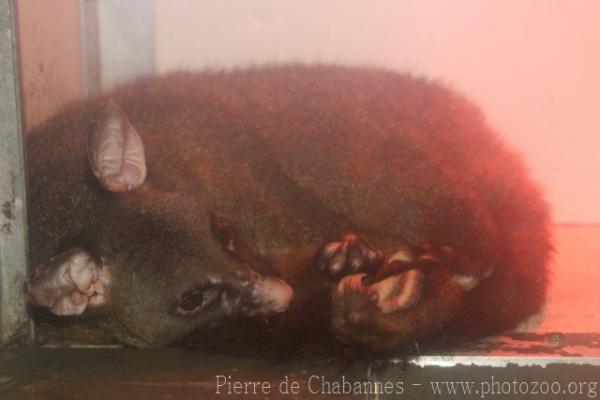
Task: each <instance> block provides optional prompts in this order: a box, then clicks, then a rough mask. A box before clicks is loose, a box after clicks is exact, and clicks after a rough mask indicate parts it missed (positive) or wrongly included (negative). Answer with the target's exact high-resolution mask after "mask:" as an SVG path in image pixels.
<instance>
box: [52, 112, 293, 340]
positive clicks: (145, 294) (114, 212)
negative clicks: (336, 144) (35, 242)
mask: <svg viewBox="0 0 600 400" xmlns="http://www.w3.org/2000/svg"><path fill="white" fill-rule="evenodd" d="M140 134H141V135H140ZM142 137H143V132H140V133H138V132H137V130H136V128H135V127H134V126H133V125H132V124H131V122H130V121H129V119H128V118H127V116H126V115H125V113H124V112H123V111H122V110H121V109H120V108H119V107H118V106H117V105H116V104H115V103H113V102H112V101H107V102H105V103H103V104H102V105H101V106H100V107H99V109H98V110H97V112H96V113H95V115H94V117H93V120H92V121H91V123H90V127H89V131H88V139H87V152H88V160H89V168H90V170H91V172H92V173H93V175H94V177H91V180H90V182H91V183H90V186H89V188H88V189H86V190H88V191H90V192H93V193H96V195H95V196H97V197H96V198H97V199H99V201H95V202H94V204H95V206H93V207H96V208H97V209H91V210H88V211H87V212H91V213H92V214H95V215H93V216H90V215H85V216H84V217H82V218H84V219H86V218H87V219H89V221H94V222H93V223H90V225H93V228H85V227H84V228H82V229H84V230H86V229H87V231H93V232H92V233H91V234H89V237H88V238H87V240H88V241H94V242H95V243H91V244H90V246H89V247H92V249H90V250H89V251H90V253H92V254H90V257H89V258H90V259H95V260H97V263H98V264H101V268H102V270H103V271H106V272H107V274H108V275H109V276H110V280H108V281H107V282H106V284H105V286H106V294H105V295H104V296H103V299H104V300H103V301H102V302H99V303H100V304H95V305H96V306H98V308H100V306H103V307H105V308H106V309H107V310H109V309H110V313H111V314H112V315H114V316H115V317H116V319H117V320H119V321H120V322H121V323H122V324H123V325H124V326H125V328H126V330H127V331H128V332H130V333H131V334H133V336H134V337H135V339H134V340H137V342H138V343H140V342H141V343H140V344H145V345H151V346H162V345H166V344H169V343H171V342H173V341H174V340H177V339H178V338H179V337H181V336H182V335H185V334H187V333H188V332H189V331H191V330H194V329H198V328H201V327H203V326H207V325H211V324H218V323H219V321H222V320H223V319H227V318H230V317H235V316H240V315H242V316H260V315H267V314H273V313H280V312H283V311H285V310H286V309H287V307H288V305H289V303H290V301H291V298H292V294H293V292H292V289H291V288H290V287H289V286H288V285H287V284H286V283H285V282H283V281H282V280H280V279H278V278H277V277H275V276H274V274H272V273H271V272H270V271H269V270H268V268H266V267H264V266H263V265H261V264H260V260H257V259H256V258H253V257H252V256H251V255H250V254H249V252H244V251H243V247H244V244H243V243H242V240H241V238H239V237H237V235H236V230H235V226H233V225H231V224H230V223H229V221H228V220H227V219H226V218H224V216H223V215H221V214H219V213H218V210H215V209H214V208H211V207H210V206H209V204H210V201H209V199H208V198H207V196H203V194H202V192H201V189H200V188H194V187H193V185H187V186H186V187H185V188H180V187H177V188H173V187H169V186H168V185H164V184H162V183H164V182H162V183H161V182H160V180H161V179H162V180H163V181H164V179H165V178H164V173H161V171H154V170H153V167H155V166H156V165H155V164H153V163H148V165H149V167H148V174H147V163H146V159H145V151H144V144H143V140H142ZM147 175H148V177H147ZM79 224H82V225H85V224H86V221H85V220H84V221H79ZM80 252H81V251H80V250H78V253H80ZM94 253H95V254H94ZM63 258H64V259H65V260H72V259H73V257H63ZM79 259H87V258H86V257H83V256H79ZM65 262H69V261H65ZM53 268H55V269H56V270H62V269H60V268H62V267H60V266H55V267H53ZM63 269H64V268H63ZM54 289H56V290H59V291H60V290H62V291H64V290H70V289H64V288H54ZM63 297H64V296H63ZM80 299H81V296H78V297H77V301H79V300H80ZM60 301H63V300H60ZM64 301H65V307H66V308H64V309H58V308H57V307H55V308H54V309H53V308H52V307H50V309H51V310H52V311H53V312H55V313H57V314H59V315H68V314H69V313H70V310H76V311H77V313H80V312H83V308H81V307H74V304H69V298H68V297H66V298H65V299H64ZM55 304H58V303H56V302H55ZM55 304H54V305H55ZM90 305H91V302H90ZM107 312H108V311H107Z"/></svg>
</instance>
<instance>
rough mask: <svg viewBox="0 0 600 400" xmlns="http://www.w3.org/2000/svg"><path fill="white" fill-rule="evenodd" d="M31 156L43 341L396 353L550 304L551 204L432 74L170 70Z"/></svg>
mask: <svg viewBox="0 0 600 400" xmlns="http://www.w3.org/2000/svg"><path fill="white" fill-rule="evenodd" d="M28 152H29V160H30V170H29V172H30V174H29V179H30V197H31V207H30V217H29V218H30V241H31V260H30V261H31V265H32V266H33V268H32V270H31V274H30V278H29V281H28V283H27V285H26V292H27V295H28V298H29V299H30V302H31V303H32V304H34V305H36V307H35V312H36V317H37V319H38V322H39V328H38V331H39V332H40V337H41V338H42V340H58V339H62V340H70V341H77V342H88V343H106V342H115V341H117V342H121V343H125V344H128V345H132V346H136V347H163V346H169V345H177V344H183V345H192V346H197V347H202V348H210V349H217V350H218V351H231V352H240V353H251V352H252V351H258V350H257V349H261V348H264V347H268V348H269V349H276V350H275V351H278V352H279V351H290V350H291V349H297V348H300V347H305V348H312V349H324V348H329V349H331V348H339V347H349V348H357V349H359V348H360V349H365V350H367V351H370V352H381V351H388V350H395V351H396V350H398V351H402V350H403V349H407V348H409V347H410V346H413V345H414V344H415V343H418V344H419V345H420V346H421V347H423V346H427V345H431V346H438V345H442V346H448V345H454V344H456V343H460V342H464V341H469V340H473V339H475V338H477V337H481V336H482V335H488V334H493V333H498V332H501V331H503V330H507V329H510V328H513V327H514V326H515V325H516V324H518V323H519V322H521V321H523V320H524V319H526V318H528V317H529V316H531V315H533V314H535V313H537V312H538V311H539V310H540V308H541V305H542V303H543V301H544V294H545V287H546V280H547V274H546V263H547V260H548V257H549V252H550V249H551V245H550V238H549V231H548V210H547V207H546V204H545V203H544V201H543V200H542V197H541V195H540V192H539V190H538V189H537V188H536V186H535V185H534V184H533V183H532V182H531V181H530V179H529V177H528V175H527V174H526V172H525V170H524V168H523V166H522V163H521V161H520V160H519V158H518V157H517V156H516V155H515V154H513V152H512V151H510V150H509V149H508V148H507V147H506V146H505V145H504V144H503V143H502V142H501V140H500V139H499V138H498V136H497V135H496V134H495V133H494V132H493V131H492V130H491V129H490V128H489V127H488V126H487V125H486V123H485V122H484V120H483V118H482V116H481V115H480V113H479V111H478V110H477V109H476V108H475V107H473V106H472V105H471V104H470V103H469V102H467V101H465V99H463V98H462V97H461V96H459V95H457V94H456V93H453V92H452V91H450V90H447V89H445V88H443V87H441V86H439V85H438V84H435V83H432V82H429V81H426V80H424V79H417V78H414V77H411V76H409V75H405V74H399V73H394V72H389V71H385V70H378V69H368V68H351V67H336V66H299V65H291V66H279V67H262V68H254V69H247V70H235V71H229V72H199V73H174V74H170V75H166V76H163V77H157V78H152V79H146V80H141V81H138V82H135V83H132V84H129V85H127V86H124V87H122V88H119V89H117V90H115V91H113V92H111V93H109V94H107V95H105V96H103V97H101V98H94V99H88V100H85V101H82V102H78V103H75V104H73V105H71V106H70V107H68V108H67V109H65V110H64V111H63V112H62V113H61V114H59V115H57V116H56V117H54V118H53V119H52V120H51V121H49V122H47V123H46V124H44V125H43V126H41V127H39V128H38V129H36V130H35V131H33V132H31V133H30V134H29V136H28ZM44 338H45V339H44ZM261 351H262V350H261ZM318 351H321V350H318Z"/></svg>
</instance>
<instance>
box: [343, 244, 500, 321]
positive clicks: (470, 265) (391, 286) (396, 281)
mask: <svg viewBox="0 0 600 400" xmlns="http://www.w3.org/2000/svg"><path fill="white" fill-rule="evenodd" d="M437 268H447V269H448V270H449V271H450V272H451V275H450V276H451V278H452V280H453V281H454V283H455V284H456V285H458V287H459V288H460V289H462V291H463V292H469V291H470V290H472V289H474V288H475V287H477V285H479V283H480V282H481V281H482V280H484V279H485V278H487V277H488V276H490V275H491V273H492V270H491V269H484V268H481V266H479V265H478V264H477V263H475V262H474V261H473V260H472V259H471V258H469V257H468V256H467V255H465V254H463V253H461V252H459V251H456V250H455V249H454V248H452V247H450V246H440V247H435V246H432V245H430V244H423V245H420V246H417V247H409V246H401V247H399V248H398V249H397V250H396V251H395V252H394V253H392V254H391V255H390V256H389V257H387V258H386V259H385V261H384V262H383V263H382V264H381V267H380V268H379V269H378V270H377V272H376V273H375V274H371V275H369V274H367V273H364V272H361V273H355V274H349V275H347V276H345V277H344V278H342V279H341V280H340V282H339V283H338V286H337V291H336V294H337V295H338V296H339V295H344V294H345V293H350V292H365V293H367V294H368V298H369V299H370V300H371V301H372V302H373V303H374V304H376V305H377V308H379V310H380V311H381V312H382V313H384V314H386V313H390V312H393V311H397V310H406V309H410V308H412V307H414V306H415V305H416V304H417V303H418V302H419V300H420V299H421V291H422V285H423V281H424V279H425V277H426V276H427V274H430V273H433V271H434V270H435V269H437Z"/></svg>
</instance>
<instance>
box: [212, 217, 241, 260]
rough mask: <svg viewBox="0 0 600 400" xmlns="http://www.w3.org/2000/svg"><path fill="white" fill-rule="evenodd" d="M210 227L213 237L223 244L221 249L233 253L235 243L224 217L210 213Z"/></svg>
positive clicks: (231, 230) (229, 226)
mask: <svg viewBox="0 0 600 400" xmlns="http://www.w3.org/2000/svg"><path fill="white" fill-rule="evenodd" d="M210 228H211V230H212V234H213V237H214V238H215V239H216V240H217V242H219V243H220V244H221V246H223V249H224V250H226V251H228V252H231V253H233V252H234V251H235V247H236V243H235V237H234V234H233V229H231V225H230V224H229V222H227V221H226V220H225V219H224V218H222V217H220V216H218V215H214V214H211V216H210Z"/></svg>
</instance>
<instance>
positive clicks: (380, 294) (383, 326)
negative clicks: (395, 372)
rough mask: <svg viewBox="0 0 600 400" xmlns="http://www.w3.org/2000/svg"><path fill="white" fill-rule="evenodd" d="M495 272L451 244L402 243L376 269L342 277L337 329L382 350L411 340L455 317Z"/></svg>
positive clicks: (351, 340)
mask: <svg viewBox="0 0 600 400" xmlns="http://www.w3.org/2000/svg"><path fill="white" fill-rule="evenodd" d="M491 273H492V270H491V268H487V269H486V268H482V266H481V265H479V264H477V263H475V262H473V260H472V259H470V258H469V257H467V256H466V255H464V254H462V253H461V252H459V251H457V250H455V249H453V248H451V247H449V246H441V247H435V246H431V245H422V246H418V247H400V248H399V249H397V251H395V252H394V253H392V254H391V255H390V256H389V257H387V258H386V259H385V261H384V262H383V263H382V265H381V267H380V268H379V269H378V270H377V271H376V272H375V273H374V274H370V275H369V274H366V273H363V272H360V273H355V274H351V275H347V276H345V277H343V278H342V279H341V280H340V281H339V283H338V285H337V288H336V290H334V291H333V292H332V317H331V324H332V325H331V328H332V332H333V333H334V335H335V337H336V338H337V339H338V340H339V341H341V342H344V343H347V344H351V345H356V344H359V345H363V346H366V347H368V348H370V349H372V350H376V351H380V350H384V349H389V348H392V347H395V346H400V345H407V344H411V343H413V342H414V341H417V340H419V338H421V337H424V336H426V335H428V334H431V333H432V332H434V331H435V330H436V329H439V326H442V325H443V324H444V323H445V322H446V321H447V320H449V319H451V318H454V317H455V316H456V315H457V313H459V312H460V307H461V306H462V304H463V300H464V298H465V297H466V296H469V292H471V291H472V290H473V289H475V288H476V287H477V286H478V285H479V284H480V283H481V282H482V281H483V280H484V279H485V278H487V277H488V276H490V275H491ZM434 314H435V315H436V318H430V317H429V316H430V315H434Z"/></svg>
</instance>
